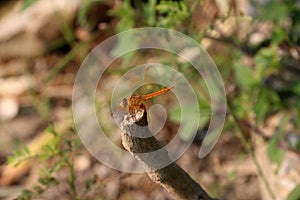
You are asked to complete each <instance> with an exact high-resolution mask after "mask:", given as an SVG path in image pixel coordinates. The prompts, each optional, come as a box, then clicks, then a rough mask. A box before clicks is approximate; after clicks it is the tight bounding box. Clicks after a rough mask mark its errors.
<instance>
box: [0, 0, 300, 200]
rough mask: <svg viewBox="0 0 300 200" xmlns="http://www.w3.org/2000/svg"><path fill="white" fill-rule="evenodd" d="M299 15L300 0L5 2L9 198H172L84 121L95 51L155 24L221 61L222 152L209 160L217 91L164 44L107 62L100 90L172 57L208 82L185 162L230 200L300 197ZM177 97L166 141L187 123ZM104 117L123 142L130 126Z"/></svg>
mask: <svg viewBox="0 0 300 200" xmlns="http://www.w3.org/2000/svg"><path fill="white" fill-rule="evenodd" d="M299 22H300V1H298V0H259V1H258V0H257V1H255V0H196V1H192V0H182V1H180V0H178V1H170V0H168V1H163V0H143V1H133V0H115V1H108V0H63V1H61V0H51V1H48V0H11V1H9V0H7V1H5V0H4V1H0V30H1V31H0V199H16V198H17V199H122V200H126V199H139V200H140V199H157V200H159V199H172V197H171V196H170V195H169V194H168V193H167V192H166V191H165V190H164V189H163V188H161V187H160V186H158V185H156V184H155V183H153V182H152V181H151V180H150V179H149V178H148V176H147V175H146V174H127V173H122V172H119V171H116V170H113V169H110V168H108V167H106V166H104V165H102V164H101V163H100V162H98V161H97V160H96V159H95V158H93V157H92V156H91V155H90V154H89V153H88V152H87V151H86V149H85V148H84V146H83V145H82V143H81V142H80V139H79V137H78V135H77V132H76V129H75V126H74V122H73V119H72V109H71V106H72V89H73V83H74V79H75V76H76V72H77V71H78V69H79V67H80V65H81V63H82V62H83V60H84V58H85V57H86V56H87V54H88V53H89V52H90V51H91V50H92V49H93V48H94V47H95V46H96V45H98V44H99V43H100V42H102V41H104V40H105V39H107V38H108V37H110V36H112V35H114V34H116V33H118V32H120V31H124V30H128V29H131V28H136V27H147V26H152V27H153V26H154V27H156V26H157V27H164V28H170V29H174V30H177V31H180V32H182V33H184V34H186V35H188V36H190V37H191V38H193V39H194V40H196V41H197V42H199V43H200V44H201V45H202V47H203V48H205V49H206V50H207V52H208V53H209V54H210V56H211V57H212V59H213V60H214V61H215V63H216V64H217V67H218V69H219V71H220V73H221V75H222V78H223V80H224V84H225V89H226V95H227V103H228V104H227V107H228V110H227V118H226V122H225V127H224V129H223V132H222V135H221V137H220V139H219V141H218V143H217V144H216V146H215V148H214V149H213V151H212V152H211V153H210V154H209V155H208V156H206V157H205V158H204V159H201V160H200V159H199V158H198V151H199V148H200V145H201V140H202V138H203V135H204V134H205V131H206V130H207V126H208V124H209V120H210V117H211V114H210V99H209V94H208V92H207V88H206V86H205V83H204V81H203V80H202V79H201V78H199V77H198V76H197V75H196V73H195V71H193V70H192V67H191V66H190V65H189V64H188V63H182V62H174V59H169V58H170V57H171V56H172V55H165V54H164V52H161V53H157V52H155V53H154V52H150V54H146V53H143V52H142V53H140V54H130V55H128V56H125V57H124V58H120V59H118V60H117V61H116V62H115V63H113V64H112V66H111V67H109V68H108V69H107V70H106V71H105V74H104V76H103V79H101V81H102V82H101V83H99V88H100V87H101V88H102V89H103V88H104V89H108V88H112V87H113V86H114V83H115V82H116V80H118V79H119V78H120V77H121V76H122V74H124V73H125V72H126V71H127V70H128V69H130V68H131V67H133V66H135V65H137V64H140V63H143V62H145V61H153V58H155V59H156V61H157V62H158V61H159V62H160V63H163V64H166V65H169V66H172V67H173V68H174V69H176V70H177V71H179V72H181V73H182V74H184V75H186V76H188V79H189V81H190V83H191V84H192V85H193V86H194V87H197V88H198V89H197V96H198V98H199V106H200V108H201V110H204V111H205V112H204V113H205V114H204V117H201V121H200V126H199V130H198V133H197V136H196V138H195V139H194V142H193V144H192V145H191V147H190V148H189V149H188V151H187V152H185V154H184V155H183V156H182V157H181V158H180V159H179V160H178V162H177V163H178V164H179V165H180V166H181V167H182V168H183V169H184V170H186V171H187V173H189V174H190V175H191V176H192V177H193V178H194V179H195V180H196V181H197V182H198V183H200V184H201V185H202V186H203V187H204V188H205V189H206V191H207V192H208V193H209V194H210V195H211V196H214V197H218V198H220V199H243V200H250V199H251V200H255V199H289V200H296V199H300V129H299V128H300V81H299V79H300V60H299V56H300V46H299V45H300V23H299ZM130 42H131V41H128V40H127V41H119V44H117V46H118V47H119V48H120V47H122V45H123V46H124V47H126V45H130ZM145 73H146V72H145ZM133 81H134V80H133ZM157 89H158V88H156V86H152V87H150V88H149V87H147V88H142V91H146V92H145V93H147V92H154V91H156V90H157ZM148 90H149V91H148ZM96 97H97V100H96V107H97V111H98V116H99V118H107V119H108V120H111V119H110V117H111V112H113V110H111V108H110V107H108V106H107V105H110V102H111V101H112V100H111V99H110V98H111V96H110V92H108V93H107V94H105V95H104V93H101V92H98V93H97V94H96ZM169 98H170V97H168V96H162V97H159V98H157V99H155V100H154V102H156V103H161V104H162V105H166V106H167V111H168V119H167V121H166V124H165V126H164V128H163V129H162V131H161V132H162V133H163V136H162V137H161V139H162V140H163V141H165V142H166V143H167V142H168V141H169V140H170V139H171V138H172V137H173V134H174V133H176V130H177V128H178V126H179V122H180V112H179V107H178V105H173V104H168V101H169ZM100 123H102V124H104V125H105V127H104V129H105V130H107V131H108V132H110V133H111V134H109V136H108V137H110V138H112V140H113V141H115V144H116V145H119V146H120V147H121V141H120V137H121V134H120V131H119V130H118V128H117V127H116V126H113V125H112V123H106V122H105V121H104V122H101V121H100ZM186 137H189V136H186ZM121 148H122V147H121Z"/></svg>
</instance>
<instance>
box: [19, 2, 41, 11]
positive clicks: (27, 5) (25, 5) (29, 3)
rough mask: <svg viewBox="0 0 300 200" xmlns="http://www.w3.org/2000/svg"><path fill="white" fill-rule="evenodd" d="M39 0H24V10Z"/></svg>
mask: <svg viewBox="0 0 300 200" xmlns="http://www.w3.org/2000/svg"><path fill="white" fill-rule="evenodd" d="M37 1H38V0H24V2H23V6H22V9H21V10H22V11H24V10H26V9H27V8H29V7H30V6H31V5H33V4H34V3H36V2H37Z"/></svg>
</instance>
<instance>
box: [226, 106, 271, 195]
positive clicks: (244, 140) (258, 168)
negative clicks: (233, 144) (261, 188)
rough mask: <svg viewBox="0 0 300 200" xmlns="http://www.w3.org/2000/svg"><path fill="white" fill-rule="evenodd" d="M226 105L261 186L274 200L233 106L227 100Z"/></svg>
mask: <svg viewBox="0 0 300 200" xmlns="http://www.w3.org/2000/svg"><path fill="white" fill-rule="evenodd" d="M227 103H228V105H227V108H228V110H229V113H230V114H231V116H232V117H233V119H234V123H236V125H237V128H238V129H239V133H240V136H241V140H242V142H243V144H244V145H245V147H246V149H247V151H248V152H249V154H250V156H251V158H252V160H253V162H254V165H255V166H256V169H257V171H258V175H259V176H260V177H261V179H262V181H263V184H264V185H265V187H266V189H267V191H268V193H269V195H270V197H271V198H272V199H273V200H275V199H276V197H275V194H274V192H273V191H272V189H271V187H270V184H269V182H268V180H267V177H266V176H265V174H264V173H263V170H262V168H261V166H260V164H259V162H258V160H257V158H256V156H255V154H254V150H253V149H252V147H251V145H250V144H249V142H248V141H247V138H246V136H245V135H246V134H245V132H244V130H243V128H242V126H241V124H240V123H239V119H238V117H237V116H236V114H235V112H234V109H233V106H232V104H231V101H230V100H228V101H227Z"/></svg>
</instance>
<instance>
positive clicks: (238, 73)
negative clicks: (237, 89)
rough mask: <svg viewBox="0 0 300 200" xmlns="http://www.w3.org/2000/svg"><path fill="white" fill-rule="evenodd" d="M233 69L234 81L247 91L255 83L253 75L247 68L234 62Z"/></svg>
mask: <svg viewBox="0 0 300 200" xmlns="http://www.w3.org/2000/svg"><path fill="white" fill-rule="evenodd" d="M233 67H234V72H235V78H236V81H237V83H238V84H239V85H241V86H242V87H243V88H245V89H248V88H249V87H250V86H252V85H253V84H255V83H256V80H255V78H254V73H253V71H252V70H251V69H250V67H249V66H247V65H244V64H241V63H239V62H236V63H235V64H234V65H233Z"/></svg>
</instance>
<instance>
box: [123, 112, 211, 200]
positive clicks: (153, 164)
mask: <svg viewBox="0 0 300 200" xmlns="http://www.w3.org/2000/svg"><path fill="white" fill-rule="evenodd" d="M133 119H134V120H133ZM135 119H136V117H135V116H130V115H127V116H125V117H124V120H123V122H122V125H121V128H122V144H123V146H124V148H125V149H126V150H127V151H129V152H130V153H131V154H132V155H133V156H134V157H135V158H136V159H137V160H139V162H140V163H141V164H142V165H143V167H144V168H145V170H146V171H147V173H148V175H149V177H150V178H151V180H152V181H154V182H156V183H158V184H160V185H161V186H163V187H164V188H165V189H166V190H167V191H168V192H169V193H171V194H172V195H173V196H174V197H175V198H176V199H188V200H190V199H191V200H192V199H193V200H194V199H202V200H212V199H213V198H211V197H210V196H209V195H208V194H207V193H206V192H205V190H204V189H203V188H202V187H201V186H200V185H199V184H198V183H197V182H195V181H194V180H193V179H192V178H191V177H190V176H189V175H188V174H187V173H186V172H185V171H184V170H183V169H182V168H181V167H180V166H178V165H177V164H176V163H175V162H171V161H170V158H169V156H168V152H167V150H166V148H162V147H163V146H164V145H163V143H161V142H160V141H158V140H157V139H156V138H155V137H154V136H153V135H152V133H151V131H150V130H149V129H148V126H147V125H148V122H147V113H146V112H144V113H143V114H142V116H141V118H140V120H138V121H137V122H136V120H135ZM157 150H159V151H157ZM166 162H168V163H170V164H169V165H167V166H164V165H163V164H164V163H166Z"/></svg>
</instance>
